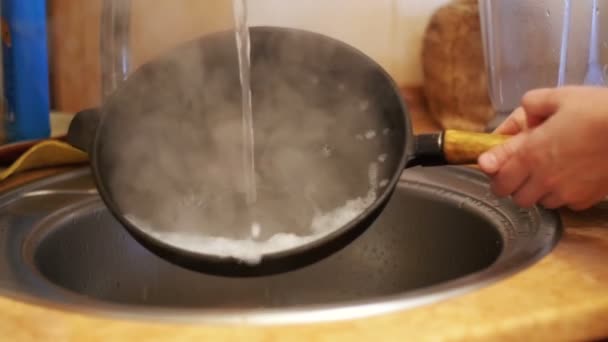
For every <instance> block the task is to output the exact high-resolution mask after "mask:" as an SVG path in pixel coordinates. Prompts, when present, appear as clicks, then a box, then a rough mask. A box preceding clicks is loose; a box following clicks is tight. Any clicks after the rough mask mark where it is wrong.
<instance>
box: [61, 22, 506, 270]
mask: <svg viewBox="0 0 608 342" xmlns="http://www.w3.org/2000/svg"><path fill="white" fill-rule="evenodd" d="M251 39H252V42H251V46H252V48H251V59H252V62H251V63H252V71H251V73H252V92H253V108H254V127H255V132H256V133H255V134H256V136H255V141H256V146H255V156H256V170H257V176H256V177H257V183H258V203H257V204H256V206H255V215H256V220H258V221H259V222H260V224H261V226H262V227H263V230H262V234H261V236H259V237H257V239H259V240H260V241H263V240H264V239H268V238H270V237H271V236H272V235H273V234H275V233H280V232H284V231H288V232H290V233H293V234H297V235H307V234H310V225H311V222H313V226H314V225H315V224H316V228H318V229H324V228H323V227H326V226H327V227H329V226H330V225H331V222H329V221H327V219H329V218H330V216H327V215H325V214H326V213H331V212H335V210H336V208H340V207H341V206H344V204H345V203H349V202H348V201H352V200H353V199H358V201H359V202H360V203H359V206H360V207H361V208H362V209H361V210H362V211H361V212H359V214H358V215H357V214H354V215H353V214H352V213H350V216H348V215H345V213H341V214H342V220H343V222H342V223H343V224H340V223H339V222H338V223H337V224H338V226H339V228H337V229H335V230H332V231H331V232H330V233H327V234H325V235H323V236H321V237H319V238H317V239H314V240H312V241H309V242H307V243H305V244H303V245H300V246H297V247H294V248H291V249H287V250H284V251H277V252H270V253H267V254H265V255H264V256H263V258H262V260H261V261H260V262H258V263H253V264H252V263H244V262H243V261H242V259H241V258H235V257H225V256H217V255H215V254H213V253H204V252H201V251H195V250H189V249H187V248H181V247H178V246H176V245H174V244H172V243H169V240H167V239H165V238H163V237H160V236H158V235H154V234H152V233H151V232H155V233H158V232H162V233H165V234H171V232H172V231H174V230H179V231H188V233H189V234H192V235H190V236H196V234H199V235H201V234H202V235H206V236H224V237H228V238H233V239H247V238H250V239H251V238H253V235H252V234H254V233H253V232H252V231H251V230H250V225H247V223H248V222H250V221H249V220H250V219H251V213H252V211H251V210H249V209H248V207H247V206H246V205H244V202H243V197H244V196H243V194H242V191H243V188H242V184H241V181H240V180H241V179H242V164H241V161H242V159H241V157H242V155H241V154H240V153H241V151H242V150H241V149H240V148H241V146H240V143H241V142H242V139H241V135H240V133H241V126H240V124H241V121H240V120H241V91H240V84H239V75H238V68H237V54H236V47H235V40H234V33H233V32H232V31H227V32H219V33H215V34H212V35H208V36H204V37H202V38H200V39H197V40H194V41H190V42H188V43H186V44H184V45H181V46H179V47H177V48H175V49H173V50H172V51H170V52H169V53H168V54H165V55H163V56H160V57H158V58H156V59H155V60H153V61H151V62H149V63H147V64H145V65H143V66H142V67H140V68H139V69H138V70H136V71H135V72H134V73H133V74H132V75H131V76H130V77H129V79H128V80H126V81H125V82H123V83H122V84H121V85H120V87H119V88H118V89H117V90H116V91H115V92H114V93H113V94H112V95H111V96H110V97H109V98H108V99H107V100H106V101H105V103H104V104H103V106H102V107H100V108H97V109H92V110H87V111H83V112H81V113H79V114H78V115H77V116H76V117H75V119H74V121H73V122H72V125H71V127H70V130H69V134H68V141H69V142H70V143H71V144H73V145H74V146H76V147H78V148H80V149H82V150H85V151H87V152H88V153H89V154H90V159H91V164H92V170H93V174H94V178H95V181H96V184H97V187H98V189H99V192H100V194H101V197H102V199H103V201H104V202H105V204H106V205H107V206H108V207H109V209H110V211H111V212H112V213H113V214H114V216H115V217H116V218H117V219H118V220H119V221H120V222H121V223H122V224H123V225H124V226H125V228H126V229H127V230H128V231H129V232H130V233H131V234H132V235H133V236H134V237H135V238H136V239H137V240H138V241H139V242H140V243H142V244H143V245H144V246H146V247H147V248H148V249H149V250H151V251H152V252H154V253H156V254H157V255H159V256H160V257H162V258H165V259H166V260H169V261H170V262H173V263H176V264H178V265H181V266H184V267H186V268H189V269H192V270H196V271H201V272H206V273H212V274H219V275H226V276H260V275H267V274H272V273H277V272H284V271H288V270H292V269H295V268H298V267H303V266H305V265H308V264H311V263H314V262H315V261H318V260H320V259H322V258H324V257H326V256H328V255H330V254H331V253H333V252H335V251H337V250H339V249H341V248H342V247H344V246H346V245H347V244H349V243H350V242H351V241H353V240H354V239H355V238H357V237H358V236H359V235H360V234H362V233H363V232H364V231H365V229H366V228H367V227H368V226H369V225H370V224H371V223H372V222H373V221H374V220H375V219H376V217H377V216H378V215H379V213H380V212H381V211H382V210H383V208H384V206H385V204H386V203H387V201H388V200H389V198H390V196H391V194H392V192H393V189H394V187H395V185H396V184H397V181H398V179H399V177H400V175H401V172H402V170H403V169H404V168H405V167H406V166H407V167H409V166H412V165H441V164H446V163H451V164H468V163H475V162H476V158H477V157H478V155H479V154H480V153H481V152H482V151H485V150H486V149H488V148H489V147H491V146H494V145H496V144H498V143H501V142H502V141H503V140H504V137H500V136H495V135H487V134H477V133H468V132H457V131H446V132H439V133H436V134H427V135H419V136H413V134H412V127H411V123H410V121H409V115H408V111H407V108H406V106H405V104H404V103H403V101H402V99H401V97H400V94H399V90H398V88H397V86H396V85H395V83H394V82H393V80H392V79H391V77H390V76H389V75H388V74H387V73H386V72H385V71H384V70H383V69H382V68H381V67H380V66H379V65H378V64H377V63H376V62H374V61H373V60H372V59H370V58H369V57H367V56H366V55H364V54H363V53H361V52H360V51H358V50H356V49H354V48H353V47H351V46H349V45H347V44H345V43H343V42H340V41H337V40H334V39H332V38H329V37H326V36H323V35H321V34H317V33H312V32H306V31H301V30H295V29H285V28H277V27H254V28H251ZM374 189H375V190H374ZM372 190H373V191H372ZM350 203H351V204H352V203H353V202H350ZM363 209H364V210H363ZM133 217H136V219H133ZM331 217H332V218H334V219H335V218H336V215H334V216H331ZM315 222H316V223H315ZM334 224H336V223H335V222H334ZM227 227H229V228H227ZM163 236H165V235H163ZM142 267H143V266H142Z"/></svg>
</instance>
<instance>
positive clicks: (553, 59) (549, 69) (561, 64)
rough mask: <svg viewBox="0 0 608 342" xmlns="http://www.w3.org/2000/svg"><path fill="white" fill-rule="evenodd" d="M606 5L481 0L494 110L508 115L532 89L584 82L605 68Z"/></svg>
mask: <svg viewBox="0 0 608 342" xmlns="http://www.w3.org/2000/svg"><path fill="white" fill-rule="evenodd" d="M602 5H604V7H602ZM606 5H608V1H605V0H602V1H597V0H595V1H594V0H534V1H530V0H479V8H480V17H481V26H482V36H483V46H484V54H485V60H486V68H487V71H488V77H489V92H490V97H491V100H492V104H493V106H494V109H495V110H496V112H497V113H498V114H499V115H500V114H502V117H503V118H504V115H506V114H509V113H510V112H511V111H513V110H514V109H515V108H517V107H518V106H519V104H520V102H521V97H522V96H523V95H524V94H525V92H527V91H528V90H531V89H534V88H540V87H559V86H564V85H572V84H585V83H589V82H587V80H589V79H590V78H589V77H588V75H589V74H590V73H591V71H594V72H595V76H596V77H595V78H594V79H597V76H598V75H597V71H598V70H599V71H600V72H599V73H600V74H603V73H605V72H604V71H606V68H605V65H606V63H607V62H608V58H607V57H608V43H607V39H608V36H607V35H606V33H608V31H606V29H608V22H607V20H608V17H607V15H608V10H607V9H608V8H606V7H605V6H606ZM592 23H593V24H595V25H592ZM592 28H594V30H592ZM593 31H595V34H592V32H593ZM595 85H598V84H595Z"/></svg>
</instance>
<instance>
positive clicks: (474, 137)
mask: <svg viewBox="0 0 608 342" xmlns="http://www.w3.org/2000/svg"><path fill="white" fill-rule="evenodd" d="M508 138H509V137H508V136H505V135H499V134H489V133H477V132H466V131H457V130H446V131H444V132H443V155H444V158H445V160H446V161H447V163H448V164H458V165H464V164H476V163H477V158H479V156H480V155H481V154H482V153H484V152H486V151H487V150H489V149H491V148H492V147H495V146H497V145H500V144H503V143H504V142H505V141H506V140H507V139H508Z"/></svg>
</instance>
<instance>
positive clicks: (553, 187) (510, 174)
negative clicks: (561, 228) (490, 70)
mask: <svg viewBox="0 0 608 342" xmlns="http://www.w3.org/2000/svg"><path fill="white" fill-rule="evenodd" d="M495 132H496V133H499V134H508V135H513V136H512V137H511V138H509V140H507V142H506V143H504V144H502V145H500V146H497V147H495V148H493V149H491V150H490V151H488V152H486V153H484V154H483V155H481V156H480V157H479V160H478V162H479V166H480V168H481V169H482V170H483V171H484V172H485V173H486V174H488V175H489V176H490V177H491V189H492V191H493V192H494V193H495V194H496V195H497V196H500V197H504V196H509V195H510V196H512V198H513V201H514V202H515V203H516V204H518V205H519V206H521V207H530V206H532V205H535V204H538V203H540V204H542V205H543V206H544V207H546V208H549V209H554V208H558V207H562V206H567V207H569V208H570V209H572V210H584V209H587V208H589V207H591V206H593V205H594V204H596V203H597V202H599V201H601V200H602V199H603V198H604V197H605V196H606V195H608V89H607V88H595V87H582V86H579V87H563V88H554V89H538V90H533V91H530V92H528V93H527V94H525V95H524V97H523V98H522V104H521V107H520V108H518V109H516V110H515V111H514V112H513V113H512V114H511V115H510V116H509V118H508V119H507V120H505V121H504V122H503V124H502V125H500V126H499V127H498V128H497V129H496V131H495Z"/></svg>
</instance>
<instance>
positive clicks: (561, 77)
mask: <svg viewBox="0 0 608 342" xmlns="http://www.w3.org/2000/svg"><path fill="white" fill-rule="evenodd" d="M569 33H570V0H564V20H563V23H562V37H561V38H562V44H561V48H560V52H559V71H558V76H557V86H558V87H561V86H563V85H564V84H565V83H566V63H567V62H568V34H569Z"/></svg>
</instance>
